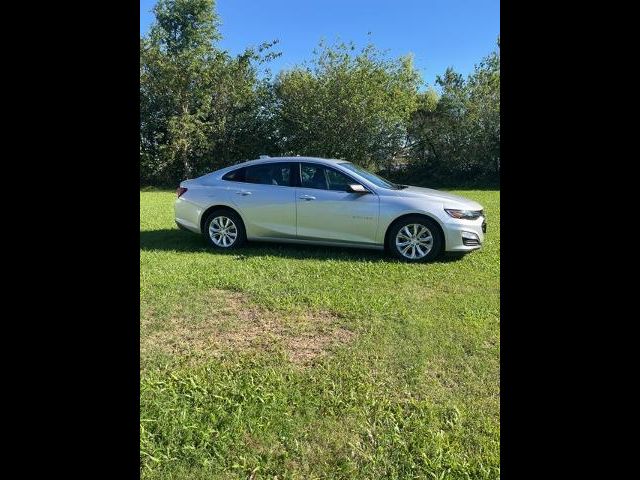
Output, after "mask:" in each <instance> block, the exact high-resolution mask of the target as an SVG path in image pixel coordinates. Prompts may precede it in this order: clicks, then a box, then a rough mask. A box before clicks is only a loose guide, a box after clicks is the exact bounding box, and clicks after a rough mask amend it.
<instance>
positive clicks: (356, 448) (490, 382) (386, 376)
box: [140, 191, 500, 479]
mask: <svg viewBox="0 0 640 480" xmlns="http://www.w3.org/2000/svg"><path fill="white" fill-rule="evenodd" d="M453 193H457V194H461V195H463V196H465V197H468V198H471V199H473V200H476V201H478V202H480V203H481V204H482V205H483V206H484V207H485V211H486V214H487V218H488V221H487V223H488V233H487V238H486V243H485V246H484V248H483V249H482V250H480V251H478V252H474V253H472V254H470V255H467V256H464V257H462V258H449V257H447V258H444V259H442V260H440V261H437V262H436V263H430V264H420V265H409V264H405V263H401V262H398V261H395V260H393V259H391V258H390V257H387V256H385V255H384V254H383V253H381V252H372V251H366V250H348V249H338V248H327V247H310V246H278V245H273V244H255V243H254V244H249V245H247V246H245V247H244V248H242V249H240V250H238V251H235V252H229V253H219V252H215V251H212V250H210V249H209V248H207V246H206V244H205V242H204V240H203V239H202V238H201V237H199V236H198V235H195V234H191V233H189V232H184V231H181V230H178V229H177V228H176V227H175V224H174V221H173V201H174V198H175V193H173V192H141V193H140V201H141V206H140V303H141V326H140V351H141V366H140V368H141V384H140V389H141V394H140V402H141V410H140V417H141V420H140V422H141V423H140V436H141V444H140V461H141V474H142V477H143V478H148V479H151V478H154V479H155V478H158V479H160V478H162V479H170V478H185V479H187V478H188V479H205V478H206V479H217V478H221V479H241V478H242V479H247V478H250V479H259V478H273V479H275V478H278V479H287V478H300V479H314V478H326V479H339V478H345V479H346V478H357V479H372V478H380V479H394V478H397V479H410V478H427V479H431V478H433V479H449V478H450V479H469V478H471V479H476V478H492V479H495V478H499V476H500V456H499V446H500V399H499V394H500V365H499V362H500V304H499V297H500V283H499V281H500V229H499V222H500V192H499V191H455V192H453Z"/></svg>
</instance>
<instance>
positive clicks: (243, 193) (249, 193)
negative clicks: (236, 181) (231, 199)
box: [236, 191, 251, 195]
mask: <svg viewBox="0 0 640 480" xmlns="http://www.w3.org/2000/svg"><path fill="white" fill-rule="evenodd" d="M236 195H251V192H247V191H242V192H236Z"/></svg>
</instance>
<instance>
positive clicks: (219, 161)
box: [140, 0, 274, 184]
mask: <svg viewBox="0 0 640 480" xmlns="http://www.w3.org/2000/svg"><path fill="white" fill-rule="evenodd" d="M154 12H155V15H156V21H155V23H154V25H153V26H152V27H151V30H150V33H149V35H148V36H147V37H146V38H142V39H141V42H140V43H141V45H140V116H141V118H140V150H141V152H140V153H141V180H142V182H143V183H160V184H163V183H164V184H166V183H171V182H176V181H179V180H180V179H183V178H189V177H193V176H196V175H199V174H202V173H204V172H206V171H210V170H212V169H214V168H215V167H216V166H220V165H224V164H227V163H228V162H230V161H234V160H236V159H237V158H242V156H245V155H254V154H256V152H259V151H261V150H262V147H263V145H262V144H261V142H260V138H262V137H256V136H255V134H256V132H262V131H264V129H265V127H267V125H268V122H263V121H262V117H263V108H262V105H263V104H264V103H265V99H267V98H268V97H269V93H268V92H267V91H266V90H265V84H264V82H260V81H258V79H257V65H258V64H260V63H261V62H264V61H268V60H269V59H270V58H271V57H272V56H273V55H274V54H272V53H268V51H269V49H270V48H271V47H272V46H273V43H265V44H262V45H260V46H259V48H258V49H257V50H254V49H247V50H245V52H243V53H242V54H241V55H238V56H237V57H235V58H234V57H231V56H230V55H229V54H228V53H227V52H225V51H220V50H219V49H217V48H216V46H215V44H216V42H217V41H218V40H219V39H220V35H219V32H218V29H217V25H218V18H217V16H216V15H215V13H214V2H213V0H159V1H158V3H157V4H156V6H155V9H154Z"/></svg>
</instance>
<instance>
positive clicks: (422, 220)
mask: <svg viewBox="0 0 640 480" xmlns="http://www.w3.org/2000/svg"><path fill="white" fill-rule="evenodd" d="M411 225H421V226H423V227H425V228H426V229H427V230H428V233H429V234H430V235H426V234H425V233H422V234H421V235H420V236H419V238H421V239H423V238H425V239H428V238H429V236H430V237H431V239H432V240H431V243H430V249H429V250H428V252H427V254H426V255H424V256H422V257H419V258H418V255H419V253H418V252H419V251H425V250H427V248H426V247H424V246H423V243H420V244H419V245H418V246H416V247H409V253H408V254H409V255H410V254H411V251H412V250H411V249H413V253H414V255H415V256H416V258H409V257H407V256H405V255H403V254H402V252H401V251H400V249H399V248H398V246H397V245H396V237H397V236H398V232H400V230H402V229H403V228H404V227H410V226H411ZM409 232H410V233H411V232H412V229H411V228H409ZM424 243H426V244H427V245H429V242H428V241H427V242H424ZM386 247H387V249H388V250H389V252H391V254H392V255H393V256H394V257H396V258H398V259H399V260H402V261H404V262H410V263H419V262H430V261H432V260H435V259H436V258H438V257H439V256H440V254H442V251H443V250H444V238H443V235H442V231H441V230H440V226H439V225H438V224H437V223H436V222H435V221H433V220H431V219H430V218H427V217H423V216H420V215H411V216H409V217H405V218H403V219H401V220H398V221H397V222H395V223H394V224H393V225H391V227H390V228H389V234H388V235H387V245H386Z"/></svg>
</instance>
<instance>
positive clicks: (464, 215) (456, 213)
mask: <svg viewBox="0 0 640 480" xmlns="http://www.w3.org/2000/svg"><path fill="white" fill-rule="evenodd" d="M444 211H445V212H447V213H448V214H449V216H451V217H453V218H460V219H462V220H475V219H476V218H480V217H481V216H482V214H483V211H482V210H453V209H451V208H445V209H444Z"/></svg>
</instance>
